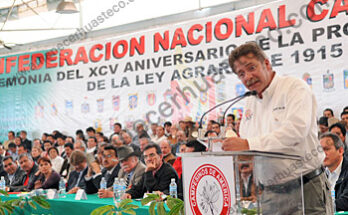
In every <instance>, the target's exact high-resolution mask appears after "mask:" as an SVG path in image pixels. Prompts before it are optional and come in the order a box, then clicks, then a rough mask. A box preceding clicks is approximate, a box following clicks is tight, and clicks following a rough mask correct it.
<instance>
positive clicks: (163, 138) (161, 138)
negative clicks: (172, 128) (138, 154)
mask: <svg viewBox="0 0 348 215" xmlns="http://www.w3.org/2000/svg"><path fill="white" fill-rule="evenodd" d="M167 139H168V138H167V137H166V136H165V135H163V136H162V137H159V138H158V137H157V136H156V138H155V139H153V140H152V141H153V142H154V143H156V144H160V143H161V142H162V141H163V140H167Z"/></svg>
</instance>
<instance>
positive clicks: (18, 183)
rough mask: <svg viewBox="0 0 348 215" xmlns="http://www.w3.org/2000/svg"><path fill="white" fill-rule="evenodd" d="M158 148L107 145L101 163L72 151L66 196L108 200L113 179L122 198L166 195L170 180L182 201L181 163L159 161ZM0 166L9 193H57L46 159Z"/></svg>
mask: <svg viewBox="0 0 348 215" xmlns="http://www.w3.org/2000/svg"><path fill="white" fill-rule="evenodd" d="M160 145H163V144H160ZM160 145H158V144H154V143H150V144H148V145H147V146H146V147H145V148H144V149H143V150H142V153H141V154H140V153H139V152H136V151H134V150H133V148H132V147H130V146H120V147H115V146H114V145H110V144H109V145H106V146H104V147H102V153H101V154H102V159H101V160H98V159H96V157H94V154H93V153H92V154H91V153H86V152H84V151H81V150H72V151H71V154H70V153H68V154H69V156H70V157H69V162H70V164H71V166H72V167H73V169H74V170H73V171H71V172H70V173H69V175H68V177H67V183H66V190H67V192H68V193H76V192H77V190H78V189H84V190H85V191H86V193H87V194H93V193H98V196H99V197H100V198H111V197H113V192H112V185H113V182H114V179H115V178H124V179H125V181H126V185H127V193H126V194H125V196H123V198H141V197H143V195H144V193H146V192H153V191H160V192H163V193H165V194H168V190H169V184H170V182H171V179H172V178H174V179H175V181H176V182H177V184H178V194H179V197H181V198H182V197H183V196H182V182H181V160H180V159H179V158H178V159H176V160H175V161H176V163H174V162H173V163H172V164H174V167H175V169H174V168H173V166H172V164H171V163H168V162H166V161H165V160H164V159H163V153H162V150H161V148H163V146H162V147H161V146H160ZM180 148H181V150H182V151H181V152H193V151H205V150H206V148H205V146H204V145H202V144H201V143H199V142H198V141H195V140H193V141H189V142H188V143H186V144H182V145H181V147H180ZM169 149H170V146H169ZM164 150H165V149H164ZM17 163H18V164H19V165H18V164H17ZM3 166H4V171H2V172H1V174H0V176H4V177H5V180H6V186H7V187H8V190H9V191H30V190H33V189H39V188H43V189H50V188H52V189H58V186H59V181H60V178H61V175H60V174H59V173H58V172H57V171H55V170H54V169H53V166H52V162H51V160H50V159H49V157H47V156H43V157H40V158H39V159H38V160H37V162H35V161H34V160H33V159H32V157H31V156H30V155H29V154H27V153H23V154H20V155H19V157H18V160H17V161H16V160H14V159H13V158H12V157H11V156H6V157H4V158H3ZM178 173H179V174H180V178H179V177H178ZM103 177H104V178H105V180H106V182H107V189H106V190H102V189H100V182H101V179H102V178H103Z"/></svg>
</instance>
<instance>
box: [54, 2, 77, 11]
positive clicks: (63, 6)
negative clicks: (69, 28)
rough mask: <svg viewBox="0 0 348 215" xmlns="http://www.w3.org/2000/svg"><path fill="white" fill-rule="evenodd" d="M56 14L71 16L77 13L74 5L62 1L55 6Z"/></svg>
mask: <svg viewBox="0 0 348 215" xmlns="http://www.w3.org/2000/svg"><path fill="white" fill-rule="evenodd" d="M56 12H57V13H60V14H72V13H78V12H79V11H78V10H77V8H76V5H75V3H74V2H72V0H62V1H61V2H60V3H59V5H58V6H57V11H56Z"/></svg>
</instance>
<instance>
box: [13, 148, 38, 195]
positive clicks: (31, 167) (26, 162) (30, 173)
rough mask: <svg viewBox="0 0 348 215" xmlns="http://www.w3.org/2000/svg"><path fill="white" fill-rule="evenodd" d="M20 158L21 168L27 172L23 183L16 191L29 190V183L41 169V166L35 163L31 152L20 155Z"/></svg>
mask: <svg viewBox="0 0 348 215" xmlns="http://www.w3.org/2000/svg"><path fill="white" fill-rule="evenodd" d="M18 160H19V165H20V167H21V169H22V170H24V171H25V173H26V177H25V181H24V183H23V185H21V186H18V188H17V189H14V191H28V190H29V189H28V185H29V184H30V183H31V182H32V181H33V180H34V176H35V173H36V172H37V171H38V170H39V167H38V166H37V165H36V164H35V162H34V161H33V159H32V158H31V156H30V155H29V154H21V155H19V159H18Z"/></svg>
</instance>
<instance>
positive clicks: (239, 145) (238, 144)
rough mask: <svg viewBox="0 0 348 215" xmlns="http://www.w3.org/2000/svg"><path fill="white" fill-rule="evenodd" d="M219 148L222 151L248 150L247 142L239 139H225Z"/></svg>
mask: <svg viewBox="0 0 348 215" xmlns="http://www.w3.org/2000/svg"><path fill="white" fill-rule="evenodd" d="M221 148H222V150H224V151H245V150H249V149H250V148H249V143H248V141H247V140H246V139H242V138H239V137H230V138H227V139H225V140H224V141H223V142H222V147H221Z"/></svg>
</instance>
